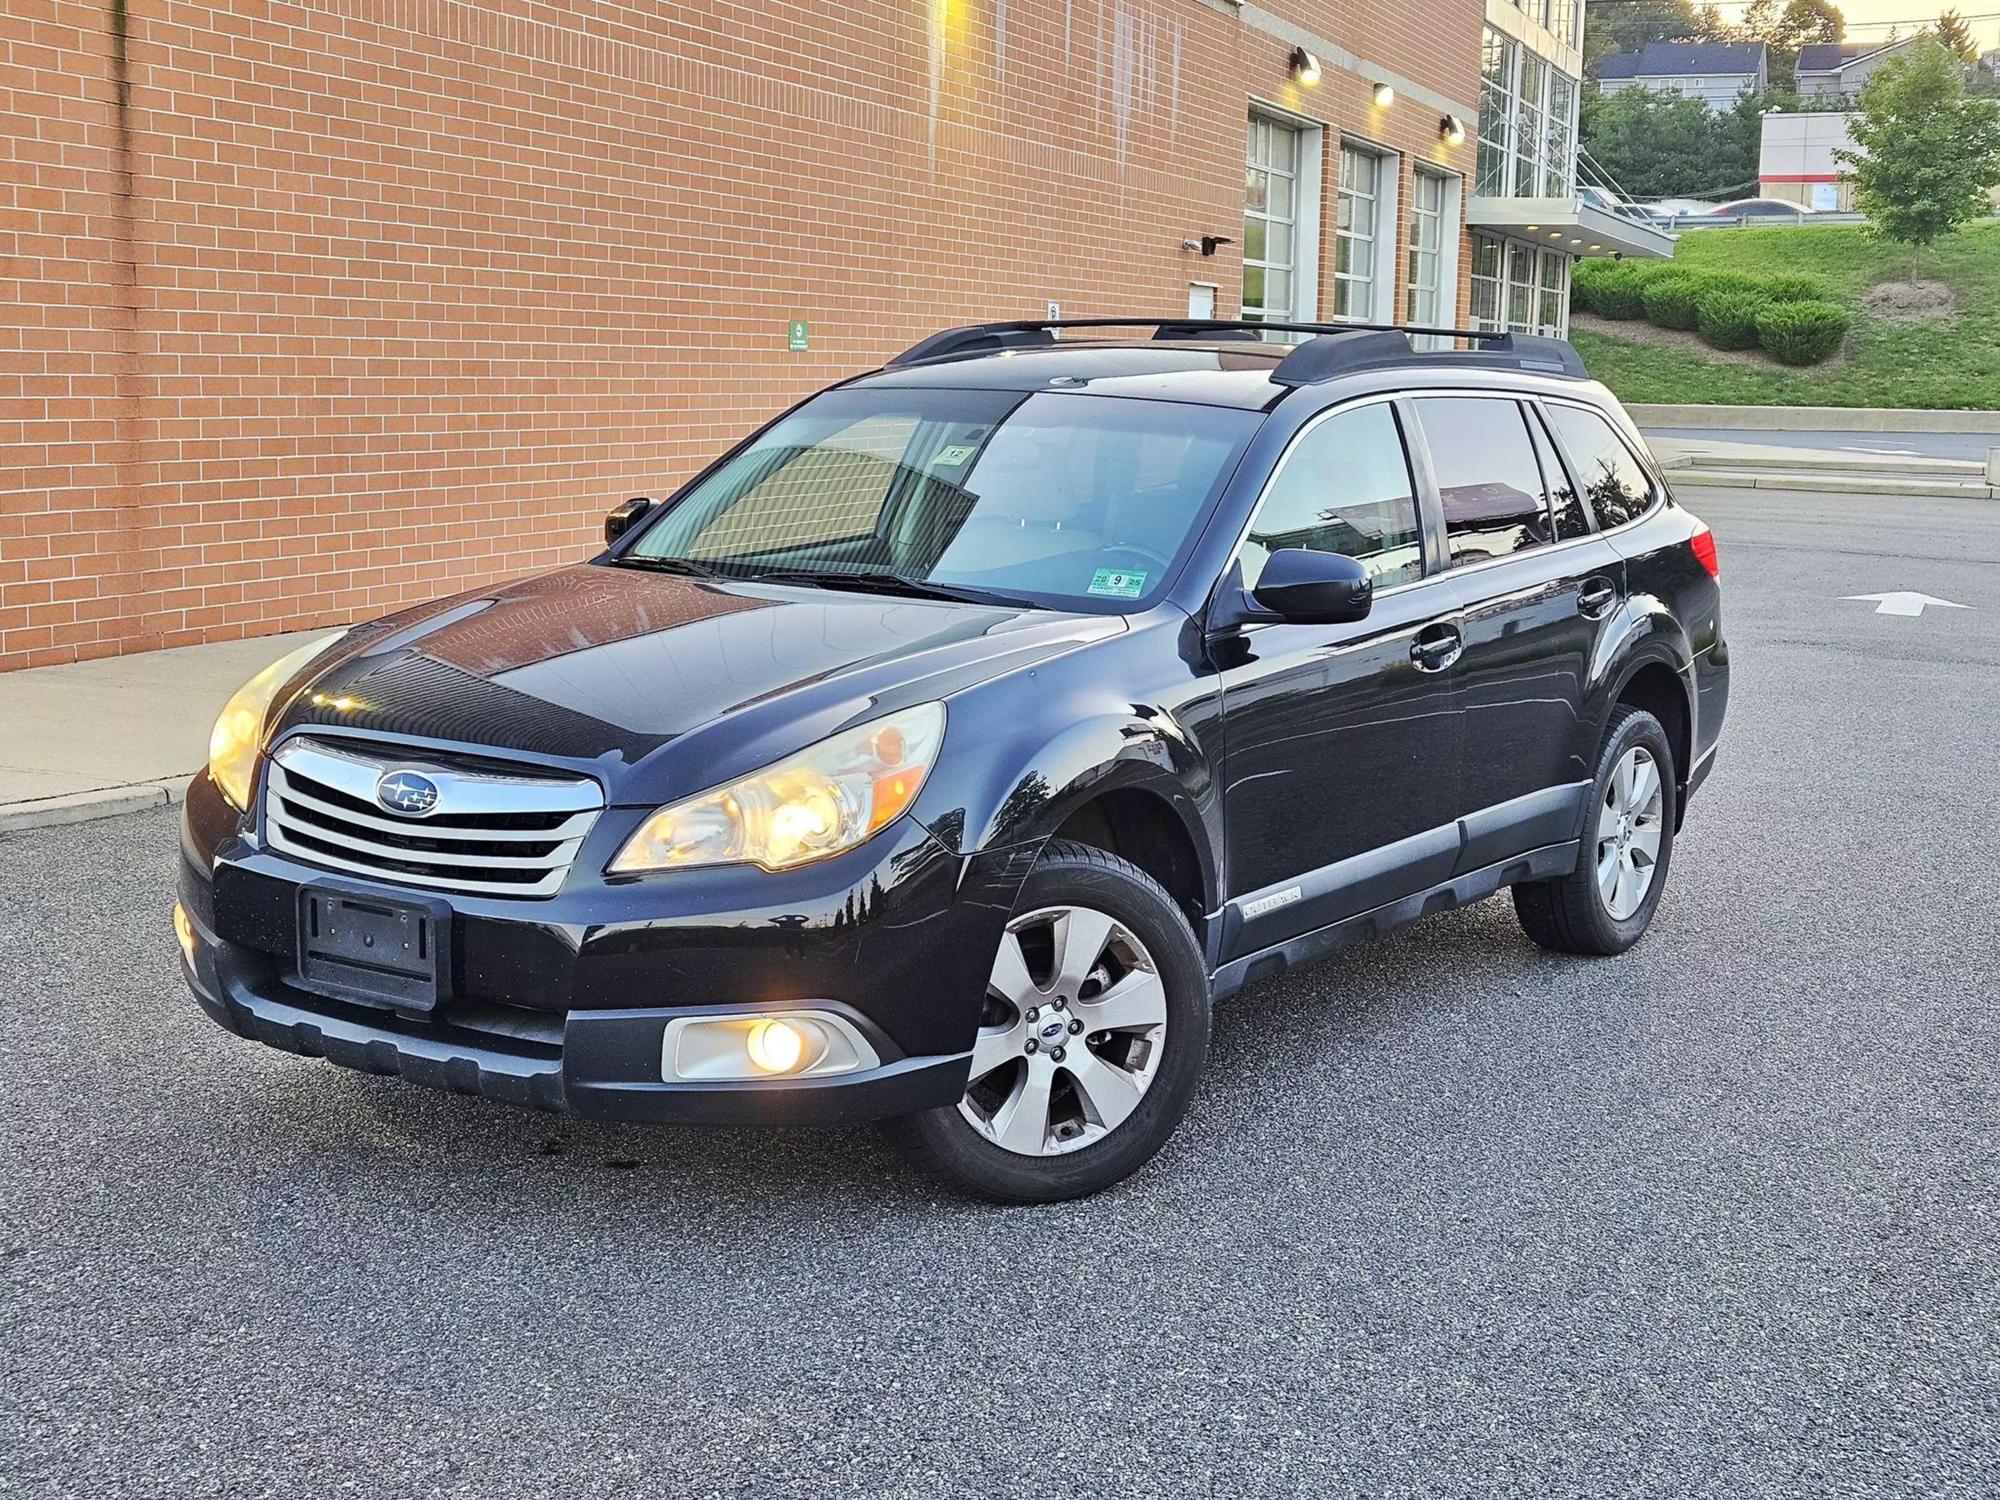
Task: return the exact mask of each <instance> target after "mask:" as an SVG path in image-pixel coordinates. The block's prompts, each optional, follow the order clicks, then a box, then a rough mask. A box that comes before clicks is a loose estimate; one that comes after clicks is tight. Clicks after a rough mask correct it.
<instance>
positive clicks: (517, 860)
mask: <svg viewBox="0 0 2000 1500" xmlns="http://www.w3.org/2000/svg"><path fill="white" fill-rule="evenodd" d="M392 772H410V773H414V774H416V775H421V776H424V777H427V778H428V779H429V780H430V781H431V782H433V783H434V784H435V785H436V787H437V800H436V806H435V807H434V808H433V810H432V811H431V812H429V813H427V814H426V815H424V816H422V817H399V816H397V815H396V814H394V813H390V812H388V811H386V810H385V809H384V808H383V807H382V806H381V805H380V804H379V803H378V802H377V801H376V799H375V787H376V784H377V783H378V782H380V781H381V780H382V779H383V778H384V777H385V776H388V775H389V774H390V773H392ZM603 810H604V794H603V792H602V791H601V790H600V789H599V787H598V785H597V783H596V782H594V781H587V780H581V779H578V778H574V777H556V776H527V775H522V776H514V775H505V774H501V773H498V772H493V771H487V770H483V769H482V770H473V769H469V768H467V767H465V766H462V765H459V766H453V765H448V764H445V763H444V762H442V761H440V760H434V759H426V758H424V757H422V756H399V755H396V754H394V752H386V753H382V754H378V753H376V752H374V751H372V750H371V751H363V750H359V749H349V748H345V747H341V748H336V747H334V746H333V745H330V744H328V743H326V742H325V741H322V740H315V739H311V738H307V737H300V738H298V739H292V740H287V741H286V742H285V743H284V744H282V745H280V746H279V747H278V749H277V752H276V753H275V754H274V755H273V756H272V757H271V769H270V775H269V776H268V777H267V778H266V786H265V790H264V836H265V839H266V841H267V842H269V844H270V845H271V847H272V848H273V849H276V850H279V851H280V852H282V853H285V854H289V855H291V856H292V857H293V858H295V859H299V860H303V861H305V862H307V863H309V864H315V865H324V866H326V867H327V868H328V869H331V870H347V871H351V872H353V873H355V874H357V875H369V876H373V877H374V878H375V879H377V880H387V881H394V882H396V883H398V884H401V885H415V886H424V887H427V888H429V889H433V890H447V891H471V892H476V893H478V894H480V895H493V896H547V895H549V894H551V893H552V892H554V891H555V889H556V888H557V887H558V886H560V885H561V884H562V882H563V877H564V876H565V875H566V874H568V873H569V867H570V864H571V862H572V861H573V860H575V858H576V851H577V850H578V849H579V848H581V847H582V846H583V839H584V835H585V834H587V833H589V832H590V825H591V824H593V823H595V822H596V821H597V815H598V814H599V813H600V812H602V811H603Z"/></svg>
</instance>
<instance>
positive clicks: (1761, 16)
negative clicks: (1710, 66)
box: [1742, 0, 1847, 89]
mask: <svg viewBox="0 0 2000 1500" xmlns="http://www.w3.org/2000/svg"><path fill="white" fill-rule="evenodd" d="M1846 32H1847V19H1846V17H1844V16H1842V15H1841V13H1840V8H1839V7H1838V6H1836V5H1834V4H1832V3H1831V0H1750V7H1749V9H1747V10H1745V11H1744V12H1743V33H1742V34H1743V35H1744V36H1745V37H1747V38H1748V39H1749V40H1751V41H1753V42H1762V43H1763V44H1764V45H1765V47H1766V48H1768V49H1769V55H1768V57H1767V58H1766V65H1767V66H1768V67H1769V69H1770V74H1771V87H1772V88H1774V89H1789V88H1790V87H1792V84H1793V81H1794V80H1795V79H1796V77H1797V76H1798V65H1799V48H1801V47H1803V46H1805V45H1806V44H1807V43H1808V42H1837V41H1839V40H1840V39H1841V37H1842V36H1844V35H1845V34H1846Z"/></svg>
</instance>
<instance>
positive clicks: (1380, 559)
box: [1211, 398, 1459, 960]
mask: <svg viewBox="0 0 2000 1500" xmlns="http://www.w3.org/2000/svg"><path fill="white" fill-rule="evenodd" d="M1407 420H1408V418H1407V414H1406V413H1405V412H1404V411H1402V410H1401V409H1399V404H1398V403H1395V402H1393V401H1392V400H1390V399H1388V398H1382V399H1376V400H1370V401H1365V402H1361V403H1358V404H1353V405H1349V406H1345V407H1341V408H1338V409H1336V410H1334V411H1332V412H1329V413H1327V414H1325V415H1323V416H1320V417H1317V418H1314V419H1312V420H1311V421H1309V422H1308V423H1307V425H1306V426H1305V427H1304V428H1302V429H1301V431H1300V433H1299V435H1298V437H1297V438H1296V439H1295V440H1294V442H1293V443H1292V445H1291V446H1290V447H1289V448H1288V449H1287V451H1286V453H1285V455H1284V457H1283V458H1282V459H1281V460H1280V461H1279V463H1278V466H1277V468H1276V469H1275V470H1274V472H1273V474H1272V477H1271V481H1270V483H1269V484H1268V485H1267V486H1266V488H1265V491H1264V493H1263V495H1262V497H1261V498H1260V500H1259V502H1258V505H1257V507H1256V510H1255V512H1254V513H1253V515H1252V518H1251V520H1250V523H1249V525H1248V527H1247V529H1246V531H1245V533H1244V535H1243V538H1242V540H1241V542H1240V544H1239V546H1238V550H1237V556H1236V561H1235V563H1234V564H1232V566H1231V568H1230V570H1228V572H1227V573H1226V574H1225V582H1224V587H1225V588H1227V587H1231V586H1232V584H1233V580H1234V575H1235V573H1236V570H1237V569H1238V568H1240V570H1241V579H1242V585H1243V587H1244V588H1245V589H1248V588H1254V587H1255V585H1256V582H1257V578H1258V575H1259V573H1260V572H1261V570H1262V568H1263V564H1264V561H1265V560H1266V559H1267V558H1268V557H1269V556H1270V554H1271V553H1272V552H1274V551H1277V550H1278V549H1280V548H1286V547H1303V548H1308V549H1313V550H1320V551H1333V552H1344V553H1346V554H1348V555H1350V556H1353V557H1356V558H1359V559H1361V560H1362V561H1363V562H1364V563H1365V564H1366V565H1367V567H1368V568H1369V570H1370V572H1371V574H1372V575H1373V580H1374V585H1375V600H1374V604H1373V606H1372V608H1371V610H1370V612H1369V614H1368V616H1367V618H1365V619H1363V620H1359V621H1355V622H1351V623H1347V624H1338V625H1309V624H1298V623H1292V622H1285V621H1272V620H1265V621H1258V620H1254V619H1253V620H1251V621H1249V622H1247V623H1243V624H1240V625H1237V626H1235V627H1232V628H1231V629H1230V630H1229V631H1228V632H1227V634H1226V636H1225V637H1224V638H1220V639H1217V640H1214V641H1212V642H1211V650H1212V652H1213V653H1214V655H1215V657H1216V660H1217V662H1218V665H1219V668H1220V673H1221V677H1222V699H1223V716H1224V724H1225V731H1224V740H1225V744H1226V754H1225V757H1224V786H1223V826H1224V845H1225V851H1226V858H1227V890H1228V896H1229V901H1228V907H1227V911H1226V915H1225V921H1224V931H1223V937H1222V950H1223V954H1222V956H1223V957H1224V959H1225V960H1226V959H1228V958H1233V957H1240V956H1242V955H1244V954H1246V953H1252V952H1255V951H1257V950H1258V949H1260V948H1264V947H1268V946H1270V945H1271V944H1273V943H1276V942H1281V941H1283V940H1285V939H1286V938H1289V937H1292V936H1296V935H1298V934H1300V933H1304V932H1310V931H1313V930H1315V929H1317V928H1320V927H1324V926H1326V925H1328V924H1329V923H1333V922H1337V921H1339V920H1341V919H1342V918H1345V917H1348V916H1352V915H1354V914H1355V913H1357V912H1361V911H1366V910H1368V909H1369V908H1371V907H1374V906H1379V905H1381V904H1382V903H1383V902H1385V901H1390V900H1394V899H1396V898H1397V897H1399V896H1405V895H1408V894H1410V893H1411V892H1413V891H1416V890H1419V889H1422V888H1424V887H1425V886H1428V885H1432V884H1435V883H1437V882H1438V881H1440V880H1443V879H1445V878H1447V877H1448V876H1449V874H1450V872H1451V868H1452V864H1453V862H1454V860H1455V857H1456V855H1457V850H1458V839H1457V835H1456V830H1455V824H1454V823H1453V817H1454V809H1455V807H1456V804H1457V800H1458V760H1459V719H1458V713H1457V709H1456V704H1455V703H1454V701H1453V677H1454V674H1453V670H1452V661H1453V658H1454V657H1455V655H1456V647H1457V626H1456V619H1457V609H1456V601H1455V595H1454V593H1453V585H1452V583H1451V580H1449V579H1448V578H1446V577H1444V576H1442V571H1441V569H1440V567H1439V561H1440V554H1439V551H1438V548H1437V546H1436V541H1435V538H1436V535H1437V533H1436V529H1435V526H1434V525H1433V526H1431V527H1426V525H1425V524H1424V521H1423V519H1422V510H1421V507H1422V505H1423V502H1422V500H1421V499H1420V496H1421V494H1422V488H1421V486H1419V484H1418V483H1417V481H1416V475H1415V469H1414V466H1413V460H1412V454H1411V450H1410V448H1409V445H1408V444H1407V442H1406V440H1405V433H1404V427H1405V423H1406V422H1407Z"/></svg>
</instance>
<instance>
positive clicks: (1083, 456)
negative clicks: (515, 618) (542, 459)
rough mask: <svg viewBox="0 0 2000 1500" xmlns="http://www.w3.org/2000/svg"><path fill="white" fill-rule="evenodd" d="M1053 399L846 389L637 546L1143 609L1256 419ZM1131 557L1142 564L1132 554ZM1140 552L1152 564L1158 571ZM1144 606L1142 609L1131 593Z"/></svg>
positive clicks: (737, 566)
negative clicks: (1195, 416)
mask: <svg viewBox="0 0 2000 1500" xmlns="http://www.w3.org/2000/svg"><path fill="white" fill-rule="evenodd" d="M1259 420H1260V418H1259V416H1258V414H1255V413H1251V412H1235V411H1224V410H1221V409H1215V410H1211V411H1208V412H1205V413H1204V414H1203V420H1202V421H1201V422H1200V423H1199V424H1190V423H1189V422H1188V420H1187V417H1186V414H1185V412H1184V411H1181V410H1177V409H1176V408H1174V407H1173V406H1172V405H1171V404H1169V403H1165V402H1151V401H1133V400H1125V399H1122V398H1118V397H1094V396H1076V395H1061V394H1054V393H1048V392H1041V393H1037V394H1035V395H1031V396H1029V397H1027V399H1026V400H1022V399H1021V397H1020V395H1019V393H1018V392H997V391H912V390H852V391H832V392H828V393H827V394H825V395H822V396H818V397H815V398H814V399H813V400H811V401H809V402H808V403H806V405H804V406H802V407H800V408H798V409H797V410H796V411H793V412H791V413H790V414H788V415H787V416H785V417H783V418H781V419H780V420H779V421H777V422H776V423H774V424H773V425H772V426H770V427H768V428H766V429H765V430H764V431H763V432H762V433H760V434H758V436H757V437H756V438H755V439H754V440H753V441H752V442H751V444H750V445H749V446H748V447H747V448H744V449H742V450H740V451H739V452H738V453H736V454H735V455H733V456H732V457H731V458H730V459H729V460H728V461H727V462H725V463H724V464H723V465H722V466H721V467H720V468H718V469H716V470H714V471H713V472H712V473H710V474H709V475H708V476H707V477H706V478H705V479H703V480H702V481H701V482H700V483H698V484H697V485H696V486H695V487H694V488H693V489H692V490H690V491H689V492H688V493H687V494H686V495H684V496H683V497H682V498H681V500H680V501H679V503H677V504H676V505H675V506H674V508H673V510H672V511H671V512H670V513H669V514H667V515H666V516H664V517H662V518H661V521H660V522H659V523H658V524H656V525H654V526H652V527H650V528H649V529H648V530H647V531H646V533H645V535H644V536H643V537H641V538H640V541H639V543H638V545H637V548H636V552H637V555H639V556H641V557H677V558H698V559H701V560H702V561H704V562H706V563H709V564H710V565H711V566H714V567H716V568H717V569H718V570H720V571H722V572H725V573H728V574H729V575H730V576H732V577H747V576H752V575H754V574H757V573H760V572H769V571H772V570H774V569H793V568H804V569H810V570H814V571H820V572H853V571H861V572H870V573H900V574H903V575H905V576H907V577H912V578H920V579H924V578H928V579H935V580H937V581H939V582H941V583H953V584H961V585H964V586H967V587H972V588H985V589H991V590H993V591H995V592H998V593H1006V594H1027V595H1029V596H1031V597H1033V596H1047V597H1051V598H1052V599H1054V600H1058V601H1061V602H1063V603H1064V605H1065V607H1067V605H1068V604H1070V603H1074V602H1081V601H1086V600H1088V602H1089V603H1090V604H1092V605H1093V606H1096V605H1101V604H1104V603H1106V602H1108V600H1107V596H1106V595H1105V593H1104V591H1103V589H1102V588H1101V587H1099V586H1096V585H1097V583H1098V580H1099V579H1100V577H1101V576H1102V575H1104V574H1105V573H1106V572H1111V571H1115V572H1117V573H1118V574H1120V575H1121V576H1122V577H1123V579H1125V580H1126V583H1127V584H1128V585H1129V586H1130V587H1131V589H1132V590H1133V592H1131V593H1130V594H1129V595H1128V594H1127V593H1124V592H1121V593H1119V594H1118V595H1116V600H1115V602H1116V605H1117V607H1120V608H1126V607H1130V608H1143V607H1144V601H1145V600H1146V599H1147V598H1149V597H1150V596H1152V595H1154V594H1155V593H1157V590H1158V586H1159V585H1160V584H1161V583H1163V582H1164V581H1165V579H1166V577H1167V574H1168V572H1169V571H1170V569H1171V568H1172V566H1173V563H1174V560H1175V559H1176V558H1177V557H1179V556H1181V555H1182V554H1183V553H1184V551H1185V549H1186V547H1187V545H1188V542H1189V540H1190V538H1191V536H1192V533H1193V529H1194V527H1195V525H1196V523H1197V521H1198V520H1199V518H1200V516H1201V515H1202V513H1203V511H1204V509H1205V508H1206V507H1207V506H1208V505H1209V504H1210V503H1212V501H1213V498H1214V495H1215V493H1216V491H1217V490H1218V489H1219V488H1220V485H1221V483H1222V480H1223V479H1224V478H1225V477H1226V476H1227V475H1228V474H1229V472H1230V471H1231V469H1232V468H1233V466H1234V462H1235V459H1236V456H1237V455H1238V454H1240V452H1241V451H1242V447H1243V444H1244V443H1245V442H1247V441H1248V439H1249V437H1250V434H1251V433H1253V432H1254V431H1255V430H1256V428H1257V425H1258V422H1259ZM1135 554H1136V555H1137V558H1135ZM1143 558H1156V559H1158V563H1157V565H1156V566H1151V567H1149V566H1147V565H1146V564H1145V563H1144V562H1143V561H1142V560H1139V559H1143ZM1135 600H1136V601H1138V602H1136V603H1135V602H1134V601H1135Z"/></svg>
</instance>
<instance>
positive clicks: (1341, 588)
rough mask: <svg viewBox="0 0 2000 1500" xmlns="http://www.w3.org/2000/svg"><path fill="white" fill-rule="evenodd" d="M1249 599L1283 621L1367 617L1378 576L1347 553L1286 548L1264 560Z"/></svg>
mask: <svg viewBox="0 0 2000 1500" xmlns="http://www.w3.org/2000/svg"><path fill="white" fill-rule="evenodd" d="M1250 597H1251V598H1253V599H1255V600H1256V601H1257V602H1258V603H1259V604H1261V605H1263V606H1264V608H1266V609H1268V610H1270V611H1271V612H1272V613H1273V614H1275V615H1277V616H1279V617H1280V618H1282V619H1286V620H1292V621H1295V622H1297V623H1298V624H1301V625H1337V624H1341V623H1344V622H1346V621H1349V620H1362V619H1366V618H1367V616H1368V610H1369V608H1370V607H1371V606H1372V605H1373V604H1374V602H1375V580H1374V579H1373V578H1371V577H1369V576H1368V570H1367V569H1366V568H1365V567H1363V566H1362V565H1361V564H1360V563H1359V562H1358V561H1356V560H1355V559H1354V558H1351V557H1348V556H1346V555H1345V554H1343V553H1339V552H1309V551H1307V550H1306V549H1305V548H1303V547H1282V548H1280V549H1279V550H1278V551H1276V552H1273V553H1272V554H1271V555H1270V557H1269V558H1268V559H1266V560H1265V563H1264V571H1263V573H1262V574H1261V575H1260V576H1259V578H1258V579H1257V587H1256V588H1254V589H1252V590H1251V591H1250Z"/></svg>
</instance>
